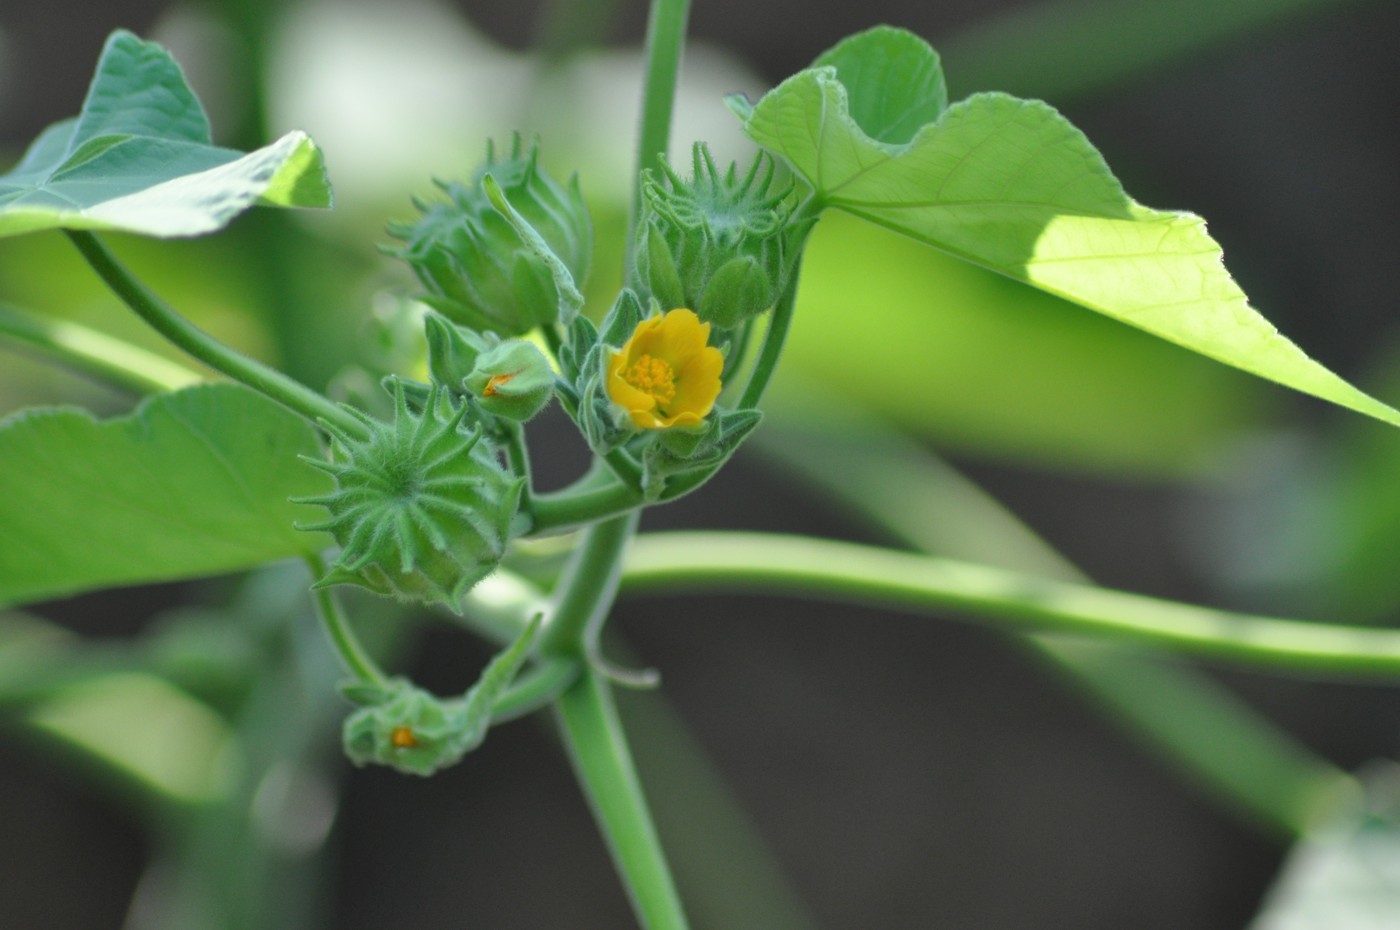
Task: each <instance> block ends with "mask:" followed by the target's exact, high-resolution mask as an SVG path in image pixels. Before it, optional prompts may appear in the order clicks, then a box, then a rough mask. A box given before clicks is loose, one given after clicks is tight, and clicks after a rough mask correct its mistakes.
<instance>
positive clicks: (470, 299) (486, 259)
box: [389, 136, 593, 336]
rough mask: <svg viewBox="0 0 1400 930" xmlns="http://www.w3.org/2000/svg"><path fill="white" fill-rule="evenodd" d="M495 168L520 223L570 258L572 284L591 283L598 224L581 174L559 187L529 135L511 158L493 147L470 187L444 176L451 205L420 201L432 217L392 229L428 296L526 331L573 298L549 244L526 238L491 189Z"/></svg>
mask: <svg viewBox="0 0 1400 930" xmlns="http://www.w3.org/2000/svg"><path fill="white" fill-rule="evenodd" d="M488 174H489V175H490V176H491V177H492V178H493V179H494V180H495V182H496V183H497V184H498V185H499V186H500V188H501V193H502V194H504V196H505V200H506V203H508V204H509V207H510V208H511V209H513V210H514V211H515V213H516V214H517V219H518V220H521V221H523V222H524V223H526V224H528V226H529V227H530V228H531V229H533V230H534V232H535V233H537V234H538V237H539V239H540V240H541V241H542V244H543V247H544V248H546V249H548V251H549V252H552V253H553V256H554V258H556V259H558V261H559V262H561V263H562V266H563V269H564V270H565V271H566V273H567V276H568V277H571V278H572V284H571V285H568V287H576V286H581V285H582V283H583V280H584V279H585V278H586V277H587V275H588V265H589V262H590V260H591V258H592V251H593V226H592V222H591V220H590V219H589V215H588V208H587V206H586V205H585V203H584V200H583V194H582V192H581V191H580V189H579V185H578V177H577V176H574V177H572V178H570V180H569V183H568V184H567V185H562V184H559V183H558V182H557V181H555V180H554V179H553V178H551V177H550V176H549V175H548V174H546V173H545V171H544V170H543V169H542V168H540V166H539V147H538V146H537V145H536V144H531V145H530V147H529V149H528V150H527V151H523V152H522V150H521V143H520V137H519V136H516V137H515V141H514V144H513V145H512V147H511V151H510V155H509V156H508V157H506V158H503V159H499V160H498V159H497V156H496V152H495V148H494V147H493V146H491V145H489V144H488V146H487V150H486V163H485V165H483V166H482V167H481V168H480V169H479V170H478V171H477V172H476V174H475V175H473V177H472V179H471V181H469V182H468V183H465V184H463V183H458V182H451V183H446V182H442V181H439V182H437V184H438V187H439V188H441V189H442V191H443V193H444V194H446V195H447V200H446V201H440V202H436V203H426V202H423V201H418V200H415V201H414V205H415V206H417V207H418V209H419V211H420V212H421V213H422V216H421V217H420V218H419V219H418V221H417V222H415V223H394V224H390V226H389V234H390V235H392V236H394V237H396V238H398V239H402V240H404V245H403V246H401V247H399V248H397V249H390V250H389V251H390V252H391V254H394V255H397V256H399V257H400V258H402V259H404V260H405V261H406V262H408V263H409V265H410V266H412V268H413V271H414V273H415V274H416V275H417V276H418V279H419V281H421V282H422V284H423V286H424V287H425V288H426V289H427V294H426V295H424V297H423V300H424V302H426V303H428V304H429V305H430V306H432V307H433V308H434V309H436V310H438V311H439V312H441V313H442V314H443V315H444V316H446V317H447V318H449V319H451V320H453V321H454V322H457V323H461V324H463V325H464V326H470V327H472V328H473V329H477V330H480V331H483V332H485V331H491V332H495V333H498V334H500V335H502V336H518V335H521V334H522V333H525V332H528V331H529V330H530V329H532V328H533V327H535V326H538V325H541V324H545V323H552V322H554V321H555V320H556V319H559V318H560V315H561V312H563V311H562V310H561V300H563V301H564V302H565V303H567V295H561V293H560V286H559V281H558V278H557V277H556V271H557V270H558V269H557V267H552V266H551V262H550V261H548V260H546V258H545V257H543V256H542V255H541V254H540V252H539V250H538V248H537V247H536V246H538V245H539V244H540V243H534V244H532V243H528V242H526V240H525V238H523V237H522V234H521V231H520V229H518V228H517V226H516V225H515V224H513V223H512V222H511V219H510V218H508V217H507V216H506V215H504V214H503V213H502V212H501V211H500V210H498V209H497V208H496V207H495V206H493V205H492V204H491V201H490V198H489V196H488V195H487V193H486V190H485V188H484V186H483V179H484V178H485V177H486V176H487V175H488ZM527 232H528V231H527ZM566 280H567V279H566ZM568 287H566V288H565V289H566V290H567V289H568ZM575 293H576V292H575ZM578 299H579V300H581V298H578ZM565 322H567V320H565Z"/></svg>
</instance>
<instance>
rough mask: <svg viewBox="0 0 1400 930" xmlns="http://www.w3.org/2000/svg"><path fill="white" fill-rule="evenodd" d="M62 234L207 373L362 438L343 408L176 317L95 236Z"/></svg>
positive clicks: (114, 289) (139, 313)
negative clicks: (205, 367)
mask: <svg viewBox="0 0 1400 930" xmlns="http://www.w3.org/2000/svg"><path fill="white" fill-rule="evenodd" d="M67 232H68V238H69V239H71V240H72V242H73V244H74V245H75V246H77V248H78V251H79V252H81V253H82V255H83V258H85V259H87V262H88V264H89V265H91V266H92V268H93V270H94V271H96V272H97V274H98V276H99V277H101V278H102V280H103V281H104V282H106V284H107V286H108V287H109V288H111V289H112V292H113V293H114V294H116V295H117V296H118V297H119V298H121V300H122V302H123V303H125V304H126V305H127V306H128V307H130V308H131V309H132V311H134V312H135V313H136V315H137V316H139V317H141V319H143V320H145V321H146V322H147V323H149V324H150V325H151V327H152V328H154V329H155V330H156V332H158V333H160V334H161V335H162V336H164V337H165V338H166V339H169V340H170V341H171V342H172V343H174V344H175V345H177V346H179V347H180V348H181V349H183V350H185V351H186V352H188V353H189V354H190V355H192V356H194V357H195V358H197V359H199V360H200V361H202V362H204V363H205V364H206V365H208V366H209V367H210V368H213V369H214V370H216V371H219V372H222V373H223V374H225V375H228V376H229V377H230V378H232V379H234V380H235V381H239V382H241V383H243V384H245V385H247V386H248V387H250V388H252V389H253V390H255V391H258V392H259V393H261V394H263V395H265V396H267V397H269V398H271V399H272V400H275V401H277V402H278V403H280V404H282V405H283V406H284V407H286V408H287V409H289V410H291V411H292V412H293V413H297V414H300V415H301V416H303V417H305V418H307V419H308V420H310V421H312V422H313V423H314V422H317V421H319V420H324V421H326V422H327V423H330V424H333V425H335V426H337V427H339V428H340V429H342V430H345V431H346V432H348V433H349V434H350V435H352V436H363V435H364V434H365V427H364V424H363V423H361V422H360V421H359V420H356V419H355V418H354V417H352V416H351V415H350V414H349V413H347V412H346V411H345V410H344V409H343V408H341V407H339V406H337V405H336V404H334V403H332V402H331V401H330V400H328V399H326V398H325V397H323V396H321V395H320V394H318V393H316V392H315V391H313V390H311V389H310V388H308V387H306V386H305V385H304V384H301V383H299V382H297V381H294V380H292V379H291V378H289V377H287V376H286V375H284V374H282V373H281V372H280V371H277V370H276V369H273V368H269V367H268V366H266V365H264V364H262V363H261V362H258V361H255V360H253V359H251V358H249V357H248V356H246V355H243V354H242V353H240V352H237V351H235V350H233V349H231V348H229V347H228V346H226V345H224V344H223V343H221V342H219V341H218V340H216V339H214V338H213V337H212V336H210V335H209V334H208V333H206V332H204V331H203V330H201V329H199V328H198V327H197V326H195V325H194V324H192V323H190V322H189V321H188V320H186V319H185V318H184V317H182V316H180V314H179V313H177V312H176V311H175V310H174V309H173V308H171V307H170V305H168V304H166V303H165V302H164V301H163V300H161V299H160V298H159V297H157V296H156V295H155V294H154V293H152V292H151V291H150V289H149V288H147V287H146V286H145V285H144V284H142V283H141V282H140V281H139V280H137V279H136V277H135V276H134V275H132V273H131V272H130V271H128V270H127V268H126V267H125V266H124V265H123V264H122V263H121V262H120V261H118V259H117V257H116V256H115V255H113V254H112V253H111V252H110V251H109V250H108V249H107V247H106V246H105V245H104V244H103V243H102V240H100V239H98V238H97V236H95V235H93V234H92V233H89V232H75V231H72V230H68V231H67Z"/></svg>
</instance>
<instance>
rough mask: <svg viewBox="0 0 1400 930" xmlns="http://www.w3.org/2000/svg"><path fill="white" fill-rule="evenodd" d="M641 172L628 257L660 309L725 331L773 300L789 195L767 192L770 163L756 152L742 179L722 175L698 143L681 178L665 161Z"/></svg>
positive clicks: (783, 254)
mask: <svg viewBox="0 0 1400 930" xmlns="http://www.w3.org/2000/svg"><path fill="white" fill-rule="evenodd" d="M662 171H663V177H662V178H658V177H657V176H656V175H654V174H652V173H651V172H648V173H647V175H646V179H645V181H644V183H643V192H644V193H645V196H646V212H645V218H644V225H643V230H642V234H641V236H640V237H639V240H638V247H637V251H636V254H635V261H636V266H637V273H638V276H639V277H640V278H641V280H642V282H643V283H644V285H645V287H646V290H647V292H648V294H649V295H650V296H651V297H653V298H655V299H656V300H657V301H658V302H659V303H660V304H661V306H662V307H664V308H668V309H669V308H674V307H689V308H691V309H693V310H694V311H695V312H696V314H698V315H699V317H700V319H701V320H703V321H705V322H707V323H713V324H715V326H717V327H719V328H720V329H731V328H733V327H735V326H738V325H739V324H740V323H743V322H744V321H745V320H747V319H749V318H751V317H753V316H756V315H757V314H759V313H762V312H763V311H764V310H767V309H768V308H769V307H771V306H772V305H773V304H775V303H776V302H777V300H778V296H779V295H780V294H781V293H782V289H783V286H784V285H785V284H786V283H787V280H788V276H789V274H790V272H791V268H790V267H789V266H790V261H789V256H788V248H787V243H788V239H789V235H790V234H791V231H790V230H789V228H788V222H787V221H788V211H787V210H786V209H785V208H784V207H783V206H782V204H783V201H784V200H785V199H786V198H787V195H788V190H787V189H784V190H781V191H779V192H777V193H773V192H772V191H771V190H770V188H771V186H772V180H773V161H772V159H771V158H769V157H768V156H767V155H763V154H760V155H759V156H758V158H757V159H756V160H755V161H754V163H753V165H752V167H750V169H749V171H748V173H747V174H746V175H744V176H743V177H742V178H740V177H739V176H738V173H737V169H736V168H735V166H734V165H732V164H731V165H730V166H729V169H728V170H727V171H725V172H723V173H721V172H720V171H719V170H718V169H717V168H716V167H715V163H714V161H713V159H712V158H711V157H710V153H709V151H708V150H707V149H706V148H705V147H704V145H703V144H702V143H698V144H697V145H696V146H695V150H694V174H693V177H692V178H691V179H690V180H689V181H686V180H683V179H682V178H681V177H680V176H679V175H677V174H676V173H675V172H674V171H673V170H672V169H671V168H669V167H667V166H666V165H665V164H664V163H663V165H662Z"/></svg>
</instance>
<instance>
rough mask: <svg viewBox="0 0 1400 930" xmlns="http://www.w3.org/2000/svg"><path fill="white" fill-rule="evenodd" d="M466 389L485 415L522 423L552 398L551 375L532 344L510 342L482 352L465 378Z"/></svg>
mask: <svg viewBox="0 0 1400 930" xmlns="http://www.w3.org/2000/svg"><path fill="white" fill-rule="evenodd" d="M465 383H466V388H467V390H468V391H470V392H471V393H472V394H473V395H475V397H476V399H477V400H478V401H479V402H480V404H481V407H482V409H483V410H485V411H486V412H488V413H493V414H495V415H497V416H500V417H506V418H507V419H511V420H516V421H519V422H521V423H523V422H525V421H526V420H528V419H530V418H531V417H533V416H534V415H535V414H537V413H539V412H540V411H541V410H543V409H544V406H545V405H546V404H548V403H549V399H550V398H551V397H553V396H554V372H553V371H552V370H551V369H550V367H549V360H548V359H546V358H545V357H544V353H543V352H541V351H540V350H539V349H538V348H536V346H535V344H534V343H532V342H526V341H525V340H523V339H510V340H507V341H506V342H503V343H501V344H500V345H498V346H496V347H495V348H494V349H490V350H488V351H486V352H482V353H481V354H480V355H479V356H477V359H476V365H475V367H473V368H472V370H471V373H470V374H468V375H467V377H466V381H465Z"/></svg>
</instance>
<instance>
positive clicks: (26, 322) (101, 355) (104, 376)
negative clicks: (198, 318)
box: [0, 304, 204, 394]
mask: <svg viewBox="0 0 1400 930" xmlns="http://www.w3.org/2000/svg"><path fill="white" fill-rule="evenodd" d="M0 339H4V340H10V341H13V342H16V343H18V344H20V345H21V346H27V347H30V348H33V349H37V350H38V351H39V352H42V353H43V354H44V355H45V356H47V357H48V358H51V359H53V360H55V361H57V362H58V363H60V364H62V365H64V366H66V367H68V368H71V369H72V370H74V371H76V372H78V373H80V374H83V375H86V376H88V377H90V378H93V379H94V380H97V381H101V382H102V383H104V384H108V385H111V386H112V387H115V388H118V389H120V390H124V391H130V392H131V393H133V394H154V393H157V392H159V391H174V390H177V389H178V388H182V387H188V386H189V385H192V384H198V383H199V382H200V381H202V380H204V379H203V378H201V377H200V375H199V374H198V372H195V371H193V370H191V369H189V368H186V367H185V366H184V365H181V364H179V363H178V362H172V361H170V360H169V359H167V358H163V357H162V356H159V355H156V354H155V353H154V352H148V351H146V350H145V349H143V348H141V347H140V346H134V345H132V344H131V343H129V342H126V341H124V340H121V339H117V338H116V337H115V336H109V335H107V334H106V333H102V332H98V331H97V330H95V329H89V328H88V327H86V326H82V325H80V324H78V323H70V322H69V321H67V320H50V319H46V318H44V317H40V316H38V315H36V314H31V313H28V312H26V311H23V310H20V309H19V308H17V307H11V306H5V305H3V304H0Z"/></svg>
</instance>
